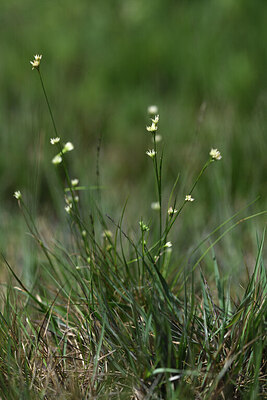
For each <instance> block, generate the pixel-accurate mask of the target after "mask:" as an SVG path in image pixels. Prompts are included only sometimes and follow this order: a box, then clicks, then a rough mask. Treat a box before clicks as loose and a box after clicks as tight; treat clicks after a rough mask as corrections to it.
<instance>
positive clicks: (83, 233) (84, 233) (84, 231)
mask: <svg viewBox="0 0 267 400" xmlns="http://www.w3.org/2000/svg"><path fill="white" fill-rule="evenodd" d="M86 235H87V233H86V230H85V229H84V230H83V231H82V236H83V237H85V236H86Z"/></svg>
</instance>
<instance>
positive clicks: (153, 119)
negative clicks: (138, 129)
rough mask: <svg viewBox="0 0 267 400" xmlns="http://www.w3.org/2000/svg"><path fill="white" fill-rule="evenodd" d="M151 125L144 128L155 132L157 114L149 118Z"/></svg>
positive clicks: (157, 119) (157, 120)
mask: <svg viewBox="0 0 267 400" xmlns="http://www.w3.org/2000/svg"><path fill="white" fill-rule="evenodd" d="M151 121H152V122H151V125H150V126H147V127H146V130H147V131H148V132H153V133H154V132H156V131H157V129H158V123H159V115H155V117H154V118H151Z"/></svg>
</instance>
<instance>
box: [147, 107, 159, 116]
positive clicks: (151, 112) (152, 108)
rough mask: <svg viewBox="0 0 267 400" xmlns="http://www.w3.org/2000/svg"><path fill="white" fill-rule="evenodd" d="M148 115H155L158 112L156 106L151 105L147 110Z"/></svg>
mask: <svg viewBox="0 0 267 400" xmlns="http://www.w3.org/2000/svg"><path fill="white" fill-rule="evenodd" d="M147 112H148V114H151V115H156V114H157V113H158V112H159V109H158V106H155V105H152V106H149V107H148V109H147Z"/></svg>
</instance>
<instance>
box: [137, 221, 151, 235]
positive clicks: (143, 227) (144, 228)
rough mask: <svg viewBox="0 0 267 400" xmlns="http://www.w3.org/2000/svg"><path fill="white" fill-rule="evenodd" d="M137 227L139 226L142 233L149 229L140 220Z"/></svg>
mask: <svg viewBox="0 0 267 400" xmlns="http://www.w3.org/2000/svg"><path fill="white" fill-rule="evenodd" d="M139 225H140V228H141V231H142V232H148V231H149V227H148V226H147V225H146V224H145V223H144V222H143V221H142V220H141V221H139Z"/></svg>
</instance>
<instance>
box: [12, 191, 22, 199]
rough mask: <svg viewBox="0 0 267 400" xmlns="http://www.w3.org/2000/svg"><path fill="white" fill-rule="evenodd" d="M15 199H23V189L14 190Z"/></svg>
mask: <svg viewBox="0 0 267 400" xmlns="http://www.w3.org/2000/svg"><path fill="white" fill-rule="evenodd" d="M13 196H14V197H15V199H17V200H20V199H21V191H20V190H16V192H14V195H13Z"/></svg>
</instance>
